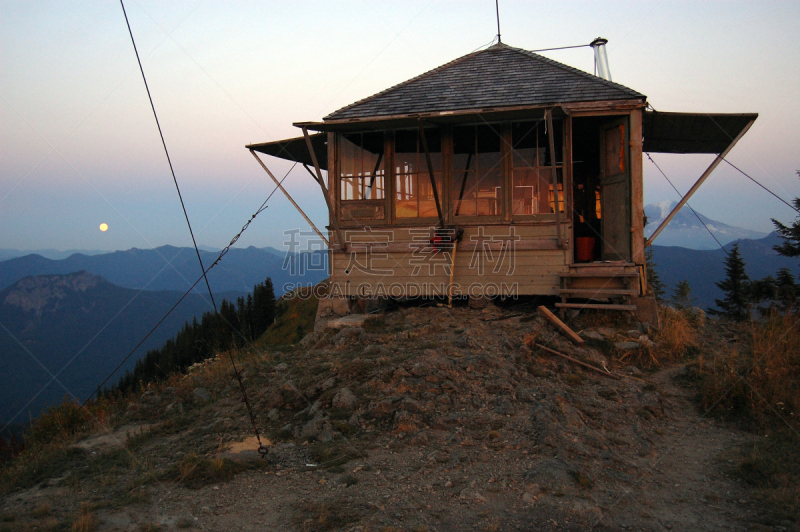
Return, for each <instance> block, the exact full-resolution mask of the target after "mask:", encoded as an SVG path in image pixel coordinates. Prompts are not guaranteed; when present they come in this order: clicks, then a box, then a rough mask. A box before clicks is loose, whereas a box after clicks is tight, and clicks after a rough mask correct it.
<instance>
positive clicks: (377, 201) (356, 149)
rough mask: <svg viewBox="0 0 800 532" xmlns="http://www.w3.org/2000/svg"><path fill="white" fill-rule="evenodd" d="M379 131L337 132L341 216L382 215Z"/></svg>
mask: <svg viewBox="0 0 800 532" xmlns="http://www.w3.org/2000/svg"><path fill="white" fill-rule="evenodd" d="M383 152H384V141H383V133H354V134H347V135H340V136H339V197H340V199H341V202H342V214H343V218H344V219H345V220H347V219H352V218H356V219H358V218H360V219H372V220H382V219H384V218H385V201H384V200H385V198H386V170H385V166H386V165H385V159H384V156H383V154H384V153H383Z"/></svg>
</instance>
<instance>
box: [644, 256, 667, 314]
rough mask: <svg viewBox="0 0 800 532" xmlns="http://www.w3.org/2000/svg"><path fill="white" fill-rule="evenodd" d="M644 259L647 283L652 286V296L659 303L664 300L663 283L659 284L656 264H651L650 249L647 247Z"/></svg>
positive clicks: (659, 279)
mask: <svg viewBox="0 0 800 532" xmlns="http://www.w3.org/2000/svg"><path fill="white" fill-rule="evenodd" d="M644 259H645V264H646V266H647V282H648V284H650V285H652V286H653V295H654V296H656V299H658V300H659V301H660V300H661V299H663V298H664V294H665V293H666V290H665V289H664V283H662V282H661V278H660V277H659V276H658V270H656V266H657V264H656V263H655V262H653V248H652V247H648V248H647V250H646V251H645V252H644Z"/></svg>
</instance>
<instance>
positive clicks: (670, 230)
mask: <svg viewBox="0 0 800 532" xmlns="http://www.w3.org/2000/svg"><path fill="white" fill-rule="evenodd" d="M677 204H678V203H677V202H675V201H662V202H660V203H651V204H650V205H647V206H646V207H645V208H644V213H645V216H647V225H646V226H645V228H644V234H645V236H646V237H648V238H649V237H650V235H652V234H653V233H654V232H655V230H656V229H658V226H659V225H660V224H661V222H662V221H663V220H664V218H666V217H667V216H668V215H669V213H670V212H672V209H673V208H675V206H676V205H677ZM698 218H700V220H702V222H701V221H700V220H698ZM703 224H705V227H704V226H703ZM706 228H708V229H706ZM709 231H710V232H711V233H712V234H713V235H714V236H713V237H712V236H711V234H709ZM766 236H767V233H761V232H759V231H752V230H750V229H743V228H741V227H734V226H732V225H728V224H724V223H722V222H718V221H716V220H712V219H711V218H708V217H707V216H703V215H702V214H700V213H697V215H695V213H694V212H692V210H691V209H690V208H689V207H687V206H685V205H684V206H683V208H682V209H681V210H680V211H678V213H677V214H676V215H675V217H674V218H673V219H672V220H671V221H670V222H669V224H667V227H665V228H664V230H663V231H662V232H661V233H660V234H659V235H658V237H657V238H656V240H655V242H657V243H658V245H659V246H681V247H684V248H689V249H719V244H717V242H716V241H715V240H714V238H715V237H716V239H717V240H719V243H720V244H722V245H723V246H724V245H725V244H729V243H731V242H733V241H735V240H739V239H742V238H748V239H759V238H764V237H766Z"/></svg>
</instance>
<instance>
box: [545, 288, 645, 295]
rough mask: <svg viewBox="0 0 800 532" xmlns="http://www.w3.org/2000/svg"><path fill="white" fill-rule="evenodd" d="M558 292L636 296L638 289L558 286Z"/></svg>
mask: <svg viewBox="0 0 800 532" xmlns="http://www.w3.org/2000/svg"><path fill="white" fill-rule="evenodd" d="M558 293H559V294H575V295H598V296H605V295H608V296H638V295H639V291H638V290H622V289H617V288H597V289H594V288H559V289H558Z"/></svg>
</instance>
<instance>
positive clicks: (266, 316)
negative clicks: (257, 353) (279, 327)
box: [252, 278, 276, 340]
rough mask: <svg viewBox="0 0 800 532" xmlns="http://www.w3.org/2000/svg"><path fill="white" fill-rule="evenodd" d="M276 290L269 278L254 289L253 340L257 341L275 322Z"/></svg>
mask: <svg viewBox="0 0 800 532" xmlns="http://www.w3.org/2000/svg"><path fill="white" fill-rule="evenodd" d="M275 304H276V302H275V289H274V288H273V286H272V279H270V278H267V280H266V281H264V282H263V283H261V284H258V285H256V287H255V289H253V315H252V327H253V340H257V339H258V338H260V337H261V335H262V334H264V332H265V331H266V330H267V329H269V326H270V325H272V324H273V322H274V321H275Z"/></svg>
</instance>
